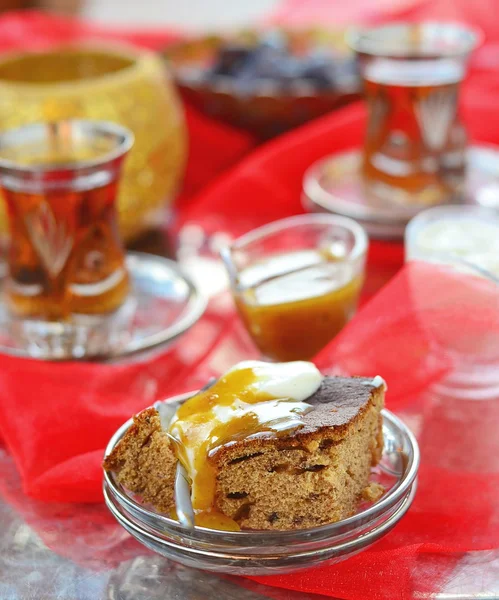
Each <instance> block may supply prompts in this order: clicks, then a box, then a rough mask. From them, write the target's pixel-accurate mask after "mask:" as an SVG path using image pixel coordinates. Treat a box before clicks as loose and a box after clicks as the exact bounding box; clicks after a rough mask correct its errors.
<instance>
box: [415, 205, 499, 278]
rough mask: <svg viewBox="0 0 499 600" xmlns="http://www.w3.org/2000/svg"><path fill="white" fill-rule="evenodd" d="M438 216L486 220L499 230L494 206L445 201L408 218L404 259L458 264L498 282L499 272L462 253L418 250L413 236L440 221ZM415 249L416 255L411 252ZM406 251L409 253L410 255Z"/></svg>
mask: <svg viewBox="0 0 499 600" xmlns="http://www.w3.org/2000/svg"><path fill="white" fill-rule="evenodd" d="M433 217H437V219H434V218H433ZM439 217H442V218H443V219H442V220H446V219H445V217H448V218H449V220H451V221H455V220H459V219H460V218H463V219H465V218H467V217H474V218H476V220H477V221H486V222H487V223H491V224H492V225H494V226H495V227H497V228H498V230H499V215H498V214H497V213H496V212H495V211H494V210H493V209H490V208H487V207H485V206H472V205H462V204H446V205H441V206H432V207H431V208H427V209H425V210H423V211H421V212H420V213H418V214H417V215H416V216H415V217H413V218H412V219H411V220H410V221H409V223H408V224H407V226H406V229H405V234H404V254H405V261H406V262H407V261H414V260H424V261H426V262H428V261H435V262H443V263H444V264H450V265H452V264H454V265H461V266H463V267H465V268H467V269H469V270H470V271H471V272H472V273H474V274H477V275H480V276H482V277H485V278H486V279H488V280H489V281H491V282H492V283H495V284H497V285H499V276H498V275H495V274H494V273H492V272H491V271H489V270H488V269H486V268H485V267H481V266H480V265H478V264H476V263H474V262H472V261H470V260H468V259H466V258H464V257H462V256H459V255H457V254H452V253H451V252H445V251H438V250H435V251H433V250H430V251H426V252H425V251H424V250H422V251H420V250H419V246H418V245H417V240H416V236H417V235H418V233H420V232H421V231H422V230H423V229H424V228H425V227H426V226H427V225H430V224H431V223H433V222H436V221H437V220H439ZM414 252H415V253H416V254H414ZM409 254H410V255H411V256H409Z"/></svg>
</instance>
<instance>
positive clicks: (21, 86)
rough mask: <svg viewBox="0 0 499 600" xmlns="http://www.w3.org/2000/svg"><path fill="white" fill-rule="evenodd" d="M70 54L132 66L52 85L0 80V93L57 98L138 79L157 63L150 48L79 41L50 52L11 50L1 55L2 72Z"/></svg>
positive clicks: (64, 44) (62, 45) (65, 44)
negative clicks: (20, 62) (150, 63)
mask: <svg viewBox="0 0 499 600" xmlns="http://www.w3.org/2000/svg"><path fill="white" fill-rule="evenodd" d="M61 53H68V54H81V55H92V54H93V55H96V54H101V55H106V56H108V57H113V58H118V59H123V60H128V61H129V63H130V64H129V65H126V66H123V67H122V68H120V69H118V70H117V71H112V72H109V73H102V74H97V75H92V76H90V77H85V78H83V79H75V80H70V81H53V82H33V81H24V80H19V81H17V80H16V81H13V80H10V79H5V78H3V77H1V76H0V90H8V91H10V90H18V91H22V92H23V93H26V94H32V93H34V94H40V93H41V94H50V95H51V96H53V95H55V96H58V95H59V94H60V92H62V91H64V92H65V91H67V90H69V89H70V88H71V89H72V90H75V89H76V90H77V91H79V92H83V91H84V89H86V88H88V87H89V86H101V85H107V84H109V83H111V84H114V83H115V82H120V81H123V80H124V81H128V80H129V79H130V78H133V77H136V76H137V72H138V71H140V69H142V68H144V66H143V65H144V62H147V61H150V60H151V59H156V57H155V55H154V53H153V52H151V51H149V50H148V49H147V48H137V47H136V46H133V45H132V44H130V43H127V42H123V41H114V40H113V41H106V40H95V41H80V42H66V43H60V44H58V45H56V46H52V47H50V48H42V49H40V50H37V51H33V50H12V51H8V52H5V53H2V56H1V57H0V70H1V68H2V67H3V66H5V65H9V64H10V63H13V62H16V61H18V60H22V59H25V58H26V57H27V58H32V57H36V58H38V59H40V60H43V59H45V58H47V57H49V56H53V55H57V54H59V55H60V54H61Z"/></svg>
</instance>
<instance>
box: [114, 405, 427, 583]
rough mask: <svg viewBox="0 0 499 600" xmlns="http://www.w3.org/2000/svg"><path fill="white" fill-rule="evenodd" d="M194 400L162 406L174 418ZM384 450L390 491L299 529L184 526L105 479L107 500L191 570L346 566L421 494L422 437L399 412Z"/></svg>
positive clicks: (150, 543)
mask: <svg viewBox="0 0 499 600" xmlns="http://www.w3.org/2000/svg"><path fill="white" fill-rule="evenodd" d="M191 395H192V393H190V394H183V395H181V396H176V397H174V398H171V399H169V400H166V401H164V402H160V403H156V405H155V406H156V408H158V410H160V411H161V410H162V407H164V410H165V411H166V412H168V413H171V412H172V411H173V410H174V409H175V408H176V406H178V403H181V402H183V401H185V400H186V399H187V398H189V397H190V396H191ZM131 424H132V419H130V420H128V421H127V422H126V423H125V424H124V425H122V426H121V427H120V428H119V429H118V431H117V432H116V433H115V434H114V435H113V437H112V438H111V440H110V442H109V444H108V446H107V448H106V452H105V454H106V456H107V455H108V454H109V453H110V452H111V451H112V450H113V449H114V447H115V446H116V444H118V442H119V441H120V440H121V438H122V437H123V436H124V434H125V433H126V431H127V430H128V428H129V427H130V426H131ZM383 437H384V442H385V443H384V448H383V455H382V458H381V461H380V463H379V464H378V465H377V467H375V468H374V469H373V472H372V477H371V480H373V481H378V482H379V483H381V484H382V485H383V486H384V487H385V489H386V490H387V491H386V493H385V494H384V496H383V497H382V498H381V499H380V500H379V501H378V502H376V503H374V504H368V503H363V504H361V505H360V506H359V510H358V512H357V513H356V514H355V515H353V516H352V517H349V518H347V519H343V520H342V521H338V522H336V523H330V524H328V525H322V526H320V527H313V528H309V529H301V530H295V531H236V532H228V531H217V530H213V529H204V528H199V527H195V528H194V529H193V530H190V529H187V528H185V527H184V526H183V525H181V524H180V523H179V522H178V521H175V520H173V519H171V518H170V517H168V516H166V515H163V514H160V513H157V512H155V511H154V510H151V509H149V508H147V507H145V506H144V505H143V504H141V503H140V502H139V501H137V499H136V498H135V497H134V495H133V494H131V493H129V492H127V490H125V489H124V488H123V487H122V486H121V485H120V484H118V483H117V482H116V480H115V478H114V476H113V475H112V474H110V473H105V474H104V498H105V501H106V504H107V507H108V508H109V510H110V511H111V513H112V514H113V516H114V517H115V518H116V520H117V521H118V522H119V523H120V524H121V525H122V526H123V527H124V528H125V529H126V530H127V531H128V532H129V533H130V534H131V535H132V536H133V537H135V538H136V539H137V540H138V541H139V542H141V543H142V544H144V545H145V546H146V547H148V548H150V549H151V550H153V551H155V552H157V553H159V554H161V555H163V556H166V557H167V558H169V559H172V560H174V561H176V562H179V563H181V564H183V565H186V566H188V567H196V568H199V569H205V570H208V571H216V572H220V573H228V574H231V575H270V574H278V573H289V572H292V571H296V570H299V569H306V568H309V567H313V566H317V565H319V564H321V563H323V562H325V561H327V562H328V563H330V564H331V563H334V562H339V561H340V560H343V559H345V558H348V557H349V556H352V555H354V554H356V553H357V552H360V551H361V550H363V549H365V548H367V547H368V546H370V545H371V544H373V543H374V542H375V541H377V540H378V539H380V538H381V537H382V536H384V535H385V534H386V533H387V532H388V531H390V530H391V529H392V527H394V526H395V524H396V523H397V522H398V521H399V520H400V519H401V518H402V517H403V515H404V514H405V513H406V512H407V510H408V509H409V507H410V505H411V503H412V500H413V498H414V495H415V492H416V476H417V471H418V466H419V449H418V445H417V442H416V439H415V438H414V436H413V435H412V433H411V432H410V431H409V429H408V428H407V427H406V425H404V423H403V422H402V421H401V420H400V419H398V418H397V417H396V416H395V415H393V414H392V413H390V412H389V411H387V410H384V411H383Z"/></svg>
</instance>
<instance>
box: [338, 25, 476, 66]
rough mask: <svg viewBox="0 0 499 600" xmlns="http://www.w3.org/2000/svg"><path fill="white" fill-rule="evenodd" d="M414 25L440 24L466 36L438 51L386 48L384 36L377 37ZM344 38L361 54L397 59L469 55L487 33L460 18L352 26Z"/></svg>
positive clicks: (401, 47)
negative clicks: (454, 19) (451, 46)
mask: <svg viewBox="0 0 499 600" xmlns="http://www.w3.org/2000/svg"><path fill="white" fill-rule="evenodd" d="M415 26H417V27H419V28H425V29H426V28H430V29H431V28H439V30H446V32H447V33H450V32H453V33H454V34H455V35H456V36H462V38H463V39H462V41H461V42H460V43H459V44H456V48H454V49H447V50H446V49H441V50H439V51H435V49H433V50H431V49H430V50H429V51H425V50H424V48H420V49H418V50H412V51H411V50H410V49H409V48H407V46H404V45H402V44H401V45H400V47H396V46H391V47H388V48H387V47H386V46H385V47H384V48H383V46H382V45H383V38H382V37H379V38H376V37H375V36H379V35H380V34H382V33H384V32H385V33H389V32H390V31H397V29H405V30H410V28H412V27H415ZM438 34H439V35H441V34H442V31H439V32H438ZM345 38H346V42H347V44H348V46H349V47H350V48H351V49H352V50H354V51H355V52H356V53H357V54H359V55H365V56H371V57H380V58H381V57H386V58H394V59H409V58H421V59H437V60H438V59H444V58H459V57H463V58H464V57H466V56H467V55H469V54H470V53H471V52H472V51H473V50H474V49H475V48H476V47H477V46H479V45H481V43H482V42H483V39H484V34H483V32H482V30H481V29H479V28H478V27H475V26H471V25H468V24H466V23H462V22H459V21H420V22H414V23H411V22H410V21H395V22H393V23H386V24H382V25H378V26H373V27H355V28H351V29H349V30H348V31H347V33H346V36H345ZM466 38H467V39H466ZM380 42H381V46H380ZM458 46H459V47H458Z"/></svg>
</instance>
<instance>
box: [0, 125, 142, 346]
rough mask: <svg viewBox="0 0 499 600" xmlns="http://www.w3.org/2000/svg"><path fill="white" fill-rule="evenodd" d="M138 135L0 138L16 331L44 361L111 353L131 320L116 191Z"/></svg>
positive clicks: (45, 128) (9, 297)
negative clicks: (127, 156) (116, 205)
mask: <svg viewBox="0 0 499 600" xmlns="http://www.w3.org/2000/svg"><path fill="white" fill-rule="evenodd" d="M132 143H133V136H132V134H131V133H130V132H129V131H128V130H126V129H124V128H123V127H120V126H118V125H115V124H112V123H107V122H99V121H84V120H64V121H58V122H52V123H39V124H34V125H27V126H25V127H21V128H18V129H13V130H9V131H6V132H3V133H1V134H0V186H1V189H2V193H3V196H4V199H5V202H6V205H7V210H8V218H9V231H10V245H9V251H8V275H7V278H6V281H5V282H4V284H3V288H2V291H3V301H4V303H5V304H6V306H7V309H8V313H9V316H10V321H9V322H10V325H11V327H10V329H11V332H12V333H13V334H14V335H16V336H18V337H22V339H23V341H24V342H25V344H26V345H27V346H28V348H29V350H30V352H31V353H32V354H33V355H35V356H41V357H43V358H70V357H82V356H86V355H96V354H100V353H105V352H107V351H109V347H110V346H112V345H113V344H114V343H115V342H116V343H117V340H118V339H119V338H120V337H121V334H122V332H123V331H124V330H125V329H126V324H127V322H128V319H129V317H130V314H131V312H133V311H132V306H131V305H132V304H133V301H132V300H131V299H130V295H129V291H130V282H129V277H128V272H127V269H126V263H125V253H124V249H123V245H122V243H121V239H120V235H119V232H118V226H117V214H116V207H115V201H116V192H117V186H118V182H119V178H120V174H121V168H122V165H123V161H124V158H125V156H126V154H127V152H128V150H129V149H130V147H131V145H132Z"/></svg>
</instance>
